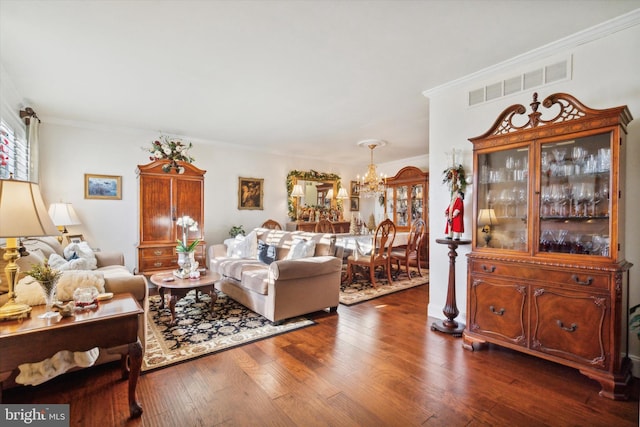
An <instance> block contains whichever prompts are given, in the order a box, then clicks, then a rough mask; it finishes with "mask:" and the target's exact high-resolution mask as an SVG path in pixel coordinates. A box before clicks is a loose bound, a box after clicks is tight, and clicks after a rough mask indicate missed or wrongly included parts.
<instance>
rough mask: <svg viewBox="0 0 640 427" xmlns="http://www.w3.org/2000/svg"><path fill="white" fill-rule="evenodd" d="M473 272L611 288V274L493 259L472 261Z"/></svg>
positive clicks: (583, 286)
mask: <svg viewBox="0 0 640 427" xmlns="http://www.w3.org/2000/svg"><path fill="white" fill-rule="evenodd" d="M471 272H472V273H478V274H490V275H493V276H502V277H514V278H518V279H521V280H539V281H541V282H544V283H554V284H558V285H562V286H567V285H569V286H576V287H580V288H584V289H585V290H588V289H591V288H595V289H609V276H607V275H605V274H597V273H596V274H594V273H592V272H587V271H579V272H578V271H571V270H557V269H556V270H552V269H549V268H544V267H536V266H523V265H519V264H507V263H501V262H494V261H493V260H473V261H471Z"/></svg>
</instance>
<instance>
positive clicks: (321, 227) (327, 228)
mask: <svg viewBox="0 0 640 427" xmlns="http://www.w3.org/2000/svg"><path fill="white" fill-rule="evenodd" d="M314 231H315V232H316V233H333V234H335V233H336V230H335V228H334V227H333V223H332V222H331V221H329V220H328V219H326V218H322V219H320V221H318V223H317V224H316V227H315V230H314Z"/></svg>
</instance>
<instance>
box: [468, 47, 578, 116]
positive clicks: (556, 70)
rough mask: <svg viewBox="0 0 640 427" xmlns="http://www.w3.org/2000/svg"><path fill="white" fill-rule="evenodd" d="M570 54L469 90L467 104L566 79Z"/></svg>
mask: <svg viewBox="0 0 640 427" xmlns="http://www.w3.org/2000/svg"><path fill="white" fill-rule="evenodd" d="M571 66H572V61H571V56H569V57H568V58H566V59H564V60H562V61H558V62H554V63H552V64H548V65H544V66H541V67H539V68H535V69H532V70H528V71H527V72H525V73H522V74H520V75H518V76H514V77H510V78H507V79H505V80H503V81H500V82H496V83H492V84H488V85H486V86H484V87H481V88H478V89H474V90H471V91H469V93H468V95H469V98H468V102H469V104H468V105H469V106H470V107H471V106H474V105H479V104H482V103H484V102H488V101H493V100H495V99H498V98H502V97H504V96H508V95H512V94H514V93H518V92H521V91H523V90H529V89H532V88H536V87H540V86H544V85H547V84H550V83H555V82H559V81H562V80H568V79H570V78H571Z"/></svg>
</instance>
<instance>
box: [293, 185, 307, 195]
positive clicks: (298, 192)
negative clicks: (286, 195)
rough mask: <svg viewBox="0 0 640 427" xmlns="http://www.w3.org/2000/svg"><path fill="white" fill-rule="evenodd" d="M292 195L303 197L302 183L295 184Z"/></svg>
mask: <svg viewBox="0 0 640 427" xmlns="http://www.w3.org/2000/svg"><path fill="white" fill-rule="evenodd" d="M291 196H292V197H303V196H304V191H302V185H300V184H296V185H294V186H293V191H291Z"/></svg>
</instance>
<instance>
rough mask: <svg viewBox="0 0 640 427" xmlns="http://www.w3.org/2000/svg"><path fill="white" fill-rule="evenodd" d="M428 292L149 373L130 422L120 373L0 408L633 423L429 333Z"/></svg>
mask: <svg viewBox="0 0 640 427" xmlns="http://www.w3.org/2000/svg"><path fill="white" fill-rule="evenodd" d="M427 298H428V289H427V287H426V286H422V287H419V288H414V289H411V290H408V291H405V292H400V293H397V294H392V295H389V296H386V297H383V298H380V299H377V300H373V301H369V302H366V303H362V304H359V305H355V306H352V307H345V306H340V307H339V309H338V312H337V314H329V313H323V314H318V315H316V316H314V318H315V320H316V321H317V323H318V324H317V325H315V326H311V327H308V328H305V329H302V330H298V331H294V332H291V333H288V334H284V335H280V336H277V337H274V338H269V339H266V340H262V341H259V342H256V343H253V344H249V345H246V346H243V347H239V348H236V349H232V350H228V351H224V352H222V353H219V354H215V355H211V356H207V357H203V358H200V359H198V360H194V361H190V362H186V363H182V364H179V365H174V366H172V367H169V368H166V369H162V370H158V371H154V372H150V373H146V374H144V375H142V376H141V377H140V381H139V383H138V398H139V400H140V402H141V403H142V406H143V408H144V413H143V414H142V417H141V418H140V419H136V420H128V419H127V417H128V407H127V400H126V393H127V383H126V381H121V380H120V371H119V366H118V364H110V365H103V366H98V367H94V368H90V369H86V370H83V371H79V372H74V373H69V374H67V375H63V376H61V377H58V378H56V379H54V380H52V381H50V382H48V383H45V384H43V385H41V386H38V387H22V388H16V389H10V390H5V392H4V403H70V404H71V425H72V426H100V427H103V426H121V425H132V426H137V425H140V426H180V427H182V426H265V425H269V426H477V425H487V426H489V425H490V426H617V427H622V426H637V425H638V385H637V382H638V381H637V380H635V381H634V384H633V387H632V389H633V390H632V396H631V400H629V401H622V402H621V401H612V400H608V399H604V398H601V397H599V396H598V391H599V389H600V388H599V385H598V384H597V383H596V382H595V381H592V380H590V379H588V378H586V377H584V376H582V375H581V374H580V373H579V372H578V371H577V370H575V369H571V368H567V367H564V366H560V365H557V364H554V363H550V362H546V361H544V360H539V359H536V358H533V357H530V356H527V355H523V354H520V353H516V352H513V351H510V350H506V349H502V348H500V347H494V346H489V347H488V349H487V350H484V351H476V352H469V351H466V350H463V349H462V346H461V340H460V339H459V338H452V337H450V336H448V335H444V334H441V333H438V332H432V331H431V330H430V325H431V322H432V320H433V319H427V316H426V306H427V302H426V301H427Z"/></svg>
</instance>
